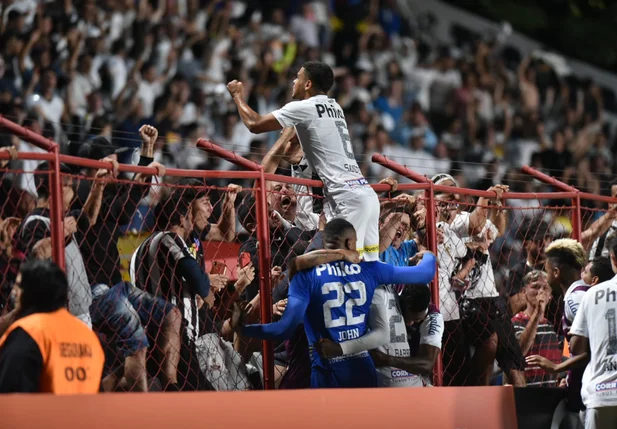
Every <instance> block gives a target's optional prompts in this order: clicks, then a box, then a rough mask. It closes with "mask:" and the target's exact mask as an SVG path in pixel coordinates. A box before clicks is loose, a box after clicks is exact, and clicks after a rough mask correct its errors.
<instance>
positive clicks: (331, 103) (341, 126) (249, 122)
mask: <svg viewBox="0 0 617 429" xmlns="http://www.w3.org/2000/svg"><path fill="white" fill-rule="evenodd" d="M333 83H334V73H333V72H332V69H331V68H330V66H328V65H327V64H324V63H321V62H316V61H309V62H307V63H305V64H304V65H303V66H302V68H301V69H300V71H298V75H297V78H296V79H295V80H294V83H293V91H292V98H293V99H294V100H296V101H293V102H291V103H288V104H286V105H285V106H283V107H282V108H281V109H279V110H276V111H274V112H272V113H269V114H267V115H264V116H262V115H259V114H258V113H257V112H255V111H254V110H253V109H251V108H250V107H249V106H248V104H247V103H246V101H245V100H244V98H243V97H244V96H243V86H242V83H241V82H238V81H235V80H234V81H232V82H230V83H229V84H228V85H227V89H228V90H229V93H230V94H231V96H232V98H233V100H234V102H235V103H236V106H237V107H238V113H239V114H240V117H241V118H242V121H243V122H244V124H245V125H246V126H247V128H248V129H249V130H250V131H251V132H252V133H256V134H260V133H264V132H268V131H275V130H280V129H282V128H285V127H292V126H293V127H295V129H296V135H297V137H298V141H299V143H300V145H301V146H302V151H303V152H304V156H305V158H306V160H307V162H308V165H309V166H310V167H311V169H312V170H313V171H314V172H315V173H317V175H318V176H319V178H320V179H321V180H322V181H323V183H324V197H325V198H326V202H327V204H328V205H329V206H330V209H331V210H330V213H327V215H329V218H328V219H327V220H328V221H329V220H330V219H332V218H335V217H341V218H344V219H346V220H347V221H349V222H350V223H351V224H352V225H353V226H354V229H355V230H356V233H357V245H358V250H359V251H360V252H361V253H362V254H363V257H364V260H366V261H377V260H379V229H378V228H379V227H378V223H379V200H378V198H377V194H376V193H375V191H373V189H372V188H371V187H370V186H369V185H368V182H367V181H366V179H365V178H364V177H363V176H362V173H361V172H360V167H358V164H357V162H356V159H355V157H354V154H353V149H352V145H351V139H350V137H349V131H348V130H347V122H346V121H345V115H344V114H343V109H342V108H341V106H339V105H338V103H337V102H336V101H335V100H334V99H332V98H328V95H327V93H328V91H330V88H331V87H332V85H333Z"/></svg>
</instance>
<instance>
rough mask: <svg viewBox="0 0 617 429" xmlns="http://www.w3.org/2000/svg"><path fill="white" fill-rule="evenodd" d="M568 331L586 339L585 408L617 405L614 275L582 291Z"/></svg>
mask: <svg viewBox="0 0 617 429" xmlns="http://www.w3.org/2000/svg"><path fill="white" fill-rule="evenodd" d="M570 334H571V335H577V336H580V337H586V338H588V339H589V350H590V352H591V356H590V361H589V363H588V364H587V368H585V373H584V374H583V388H582V389H581V397H582V398H583V403H584V404H585V406H586V407H587V408H599V407H614V406H617V277H613V278H612V279H611V280H608V281H606V282H604V283H600V284H599V285H596V286H594V287H593V288H591V289H589V290H588V291H587V292H586V293H585V294H584V296H583V299H582V301H581V304H580V306H579V308H578V311H577V313H576V317H575V318H574V322H573V323H572V327H571V328H570Z"/></svg>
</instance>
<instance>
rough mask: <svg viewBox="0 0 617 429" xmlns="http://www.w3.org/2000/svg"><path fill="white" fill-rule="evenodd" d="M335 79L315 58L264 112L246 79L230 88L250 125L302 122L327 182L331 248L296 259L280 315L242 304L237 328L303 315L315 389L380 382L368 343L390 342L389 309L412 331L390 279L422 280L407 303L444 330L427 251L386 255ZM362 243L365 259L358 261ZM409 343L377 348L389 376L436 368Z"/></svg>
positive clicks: (266, 329) (303, 136)
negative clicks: (387, 259) (260, 316)
mask: <svg viewBox="0 0 617 429" xmlns="http://www.w3.org/2000/svg"><path fill="white" fill-rule="evenodd" d="M333 83H334V74H333V72H332V69H331V68H330V67H329V66H328V65H327V64H324V63H321V62H314V61H310V62H307V63H305V64H304V65H303V67H302V68H301V69H300V70H299V71H298V74H297V78H296V79H295V80H294V82H293V91H292V98H293V99H294V100H295V101H293V102H290V103H288V104H287V105H285V106H284V107H282V108H281V109H279V110H276V111H274V112H272V113H269V114H267V115H264V116H262V115H259V114H258V113H257V112H255V111H253V110H252V109H251V108H250V107H249V106H248V104H247V103H246V102H245V100H244V99H243V86H242V83H241V82H238V81H232V82H230V83H229V84H228V86H227V88H228V90H229V93H230V94H231V96H232V98H233V100H234V102H235V104H236V106H237V108H238V112H239V114H240V117H241V118H242V121H243V122H244V124H245V125H246V126H247V127H248V129H249V130H250V131H251V132H253V133H257V134H259V133H263V132H268V131H275V130H280V129H282V128H288V127H294V128H295V137H294V139H293V141H294V143H295V144H299V145H300V146H301V150H302V152H303V154H304V160H305V162H306V163H307V167H308V168H309V169H310V170H311V171H312V172H313V173H315V174H317V176H318V177H319V178H320V179H321V180H322V182H323V184H324V197H325V204H326V205H327V210H325V212H326V213H327V216H328V219H327V220H328V223H327V224H326V226H325V228H324V231H323V241H324V250H318V251H315V252H312V253H309V254H305V255H302V256H300V257H298V258H296V259H295V260H293V261H291V262H290V263H289V269H290V271H289V278H290V281H291V283H290V286H289V296H288V303H287V307H286V309H285V312H284V313H283V317H282V319H281V320H280V321H278V322H276V323H271V324H266V325H249V326H244V323H243V321H244V317H245V315H246V313H247V312H248V311H249V310H250V308H249V307H248V305H247V304H243V305H242V306H241V307H238V306H236V308H235V309H234V317H233V319H232V327H233V328H234V329H235V330H236V331H237V332H238V333H240V334H242V335H244V336H249V337H254V338H261V339H272V340H274V339H279V340H280V339H286V338H289V337H290V336H291V335H292V334H293V332H294V331H295V329H296V328H297V327H298V326H299V325H300V324H301V323H304V328H305V331H306V336H307V338H308V342H309V348H310V353H311V366H312V371H311V383H310V384H311V386H312V387H376V386H377V385H378V381H377V372H376V371H375V365H374V363H373V359H371V357H370V356H369V353H368V351H369V350H374V349H377V348H379V347H382V346H386V344H389V343H390V345H391V343H392V341H390V340H391V336H392V334H391V332H390V321H389V319H388V317H389V316H388V310H389V311H390V312H392V311H395V310H396V313H397V321H398V323H397V324H396V327H397V328H398V329H399V330H401V331H402V332H401V338H403V337H404V338H405V340H406V338H407V337H406V335H407V333H406V332H404V329H405V328H404V327H401V326H402V324H403V323H402V319H403V317H402V315H401V311H400V310H398V308H399V304H398V302H397V296H394V298H392V297H390V295H388V294H387V291H385V290H384V289H383V287H382V289H378V288H379V287H380V285H390V284H404V285H409V284H418V285H420V286H419V287H420V288H423V289H417V287H416V289H415V292H414V291H413V290H412V291H411V292H409V297H411V298H412V299H411V300H407V301H405V300H404V301H403V302H404V305H403V313H405V314H408V315H409V318H410V320H411V321H410V323H409V324H410V325H414V321H415V322H416V324H417V325H418V327H420V328H419V329H420V330H421V329H424V330H426V331H427V332H429V331H430V332H437V330H436V329H434V325H435V323H432V322H431V321H432V320H433V319H432V317H429V314H432V313H434V312H435V310H436V309H432V310H433V311H431V309H429V306H428V301H429V298H430V294H429V293H428V288H427V286H426V284H427V283H429V282H430V281H431V280H432V279H433V277H434V275H435V270H436V260H435V256H434V255H432V254H431V253H430V252H429V253H426V254H424V257H423V258H422V260H421V261H420V263H419V264H418V265H417V266H414V267H394V266H391V265H388V264H384V263H381V262H378V260H379V210H380V206H379V199H378V198H377V194H375V192H374V191H373V189H372V188H371V187H370V186H369V184H368V182H367V181H366V179H365V178H364V177H363V176H362V174H361V172H360V168H359V167H358V164H357V162H356V159H355V156H354V153H353V148H352V144H351V139H350V137H349V132H348V129H347V123H346V121H345V115H344V113H343V110H342V108H341V107H340V106H339V105H338V103H337V102H336V101H335V100H334V99H332V98H328V96H327V93H328V91H329V90H330V88H331V87H332V85H333ZM356 250H357V251H358V253H359V254H360V255H362V257H363V259H364V261H362V262H360V260H359V258H358V255H357V254H356V253H355V251H356ZM356 259H357V260H356ZM307 269H309V270H308V271H303V272H300V271H301V270H307ZM376 291H377V292H376ZM395 295H396V294H395ZM414 297H415V298H414ZM425 301H426V302H425ZM431 323H432V325H431ZM430 326H433V329H432V330H431V328H430ZM442 330H443V329H442ZM442 330H441V331H442ZM425 336H428V335H425ZM399 342H401V341H399ZM429 343H430V342H429ZM408 348H409V347H408V346H407V348H404V350H402V352H401V353H400V355H401V356H388V355H387V349H381V351H376V352H373V353H374V359H375V361H377V362H379V363H380V365H382V366H385V367H393V368H392V370H388V369H386V371H390V372H389V373H390V379H392V377H393V374H394V372H393V370H394V369H396V368H403V369H409V370H410V371H415V372H417V373H430V371H431V370H432V363H434V357H435V356H436V353H431V356H432V357H433V359H431V363H430V368H428V369H427V370H426V371H425V369H426V368H425V366H428V365H425V364H424V362H425V361H426V362H428V360H427V359H425V360H422V361H421V363H420V364H419V361H414V359H413V358H411V357H410V351H409V350H408ZM435 349H436V350H438V349H437V348H435ZM384 351H385V353H384ZM379 353H381V354H379ZM433 355H434V356H433ZM384 356H385V357H384ZM390 358H392V359H390ZM397 359H400V360H397ZM397 371H399V372H400V374H399V373H397V376H396V377H395V378H397V377H398V376H401V375H402V373H404V377H403V378H406V379H407V378H408V379H409V380H407V381H409V382H411V378H412V375H411V374H410V373H408V372H406V371H404V370H399V369H397ZM380 384H383V383H380ZM421 384H423V383H421ZM403 385H409V383H407V382H406V383H403Z"/></svg>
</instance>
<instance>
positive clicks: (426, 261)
mask: <svg viewBox="0 0 617 429" xmlns="http://www.w3.org/2000/svg"><path fill="white" fill-rule="evenodd" d="M375 267H376V270H375V271H376V274H377V277H378V281H379V283H380V284H404V285H405V284H421V283H430V282H431V281H432V280H433V278H434V277H435V271H436V269H437V259H435V255H433V254H432V253H430V252H426V253H425V254H424V256H423V257H422V260H421V261H420V263H419V264H418V265H416V266H414V267H395V266H393V265H389V264H384V263H381V262H376V263H375Z"/></svg>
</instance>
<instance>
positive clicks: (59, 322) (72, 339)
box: [0, 261, 105, 395]
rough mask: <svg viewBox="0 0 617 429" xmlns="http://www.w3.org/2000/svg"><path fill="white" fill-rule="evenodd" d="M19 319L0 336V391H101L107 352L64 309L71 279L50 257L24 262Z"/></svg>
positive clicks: (18, 296)
mask: <svg viewBox="0 0 617 429" xmlns="http://www.w3.org/2000/svg"><path fill="white" fill-rule="evenodd" d="M13 292H14V294H15V306H16V309H17V311H16V313H17V317H16V320H15V322H13V324H12V325H11V326H10V327H9V328H8V330H7V331H6V333H5V334H4V335H3V336H2V338H0V393H35V392H40V393H54V394H59V395H65V394H66V395H72V394H83V393H97V392H99V390H100V386H101V376H102V374H103V364H104V362H105V356H104V354H103V349H102V347H101V344H100V342H99V339H98V337H97V336H96V334H95V333H94V332H92V331H91V330H90V328H89V327H88V326H87V325H86V324H84V323H83V322H82V321H80V320H79V319H77V318H76V317H75V316H73V315H71V314H70V313H69V312H68V310H67V309H66V305H67V295H68V282H67V279H66V276H65V274H64V272H62V270H61V269H60V268H59V267H58V266H57V265H55V264H54V263H52V262H49V261H32V262H26V263H24V264H23V265H22V267H21V269H20V273H19V274H18V276H17V279H16V281H15V285H14V286H13Z"/></svg>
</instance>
